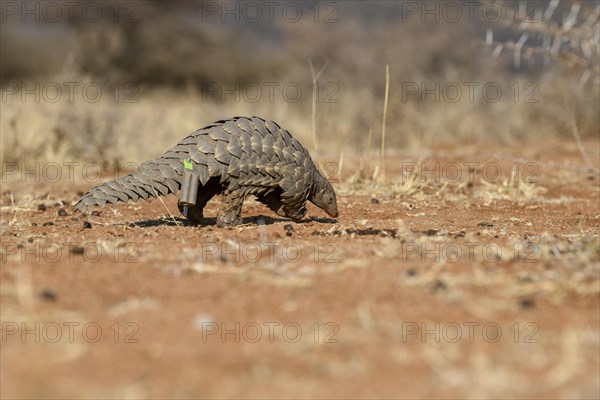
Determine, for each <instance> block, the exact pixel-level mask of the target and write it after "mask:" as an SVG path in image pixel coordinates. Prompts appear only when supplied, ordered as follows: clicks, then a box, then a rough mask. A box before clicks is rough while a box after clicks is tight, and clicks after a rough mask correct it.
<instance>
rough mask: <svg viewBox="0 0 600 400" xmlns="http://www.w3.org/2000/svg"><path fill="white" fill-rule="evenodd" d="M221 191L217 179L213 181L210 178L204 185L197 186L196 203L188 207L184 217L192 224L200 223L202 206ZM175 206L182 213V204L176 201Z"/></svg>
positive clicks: (202, 217)
mask: <svg viewBox="0 0 600 400" xmlns="http://www.w3.org/2000/svg"><path fill="white" fill-rule="evenodd" d="M221 191H222V188H221V186H220V185H219V184H218V182H217V181H215V182H213V181H212V179H211V180H209V181H208V182H206V185H204V186H200V187H198V197H197V198H196V205H195V206H192V207H188V212H187V216H186V218H187V219H189V220H190V221H191V222H193V223H194V224H201V223H202V221H203V219H204V207H206V204H207V203H208V202H209V201H210V199H212V198H213V197H214V196H215V195H217V194H219V193H220V192H221ZM177 208H179V212H181V214H183V205H181V203H179V201H178V202H177Z"/></svg>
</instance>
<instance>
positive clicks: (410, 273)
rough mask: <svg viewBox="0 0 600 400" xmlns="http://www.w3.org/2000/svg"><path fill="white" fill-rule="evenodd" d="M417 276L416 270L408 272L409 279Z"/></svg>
mask: <svg viewBox="0 0 600 400" xmlns="http://www.w3.org/2000/svg"><path fill="white" fill-rule="evenodd" d="M416 275H417V270H416V269H414V268H411V269H409V270H408V271H406V276H408V277H409V278H412V277H414V276H416Z"/></svg>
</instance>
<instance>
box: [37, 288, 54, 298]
mask: <svg viewBox="0 0 600 400" xmlns="http://www.w3.org/2000/svg"><path fill="white" fill-rule="evenodd" d="M40 296H41V297H42V299H44V300H46V301H56V298H57V296H56V293H54V291H53V290H50V289H45V290H43V291H42V293H40Z"/></svg>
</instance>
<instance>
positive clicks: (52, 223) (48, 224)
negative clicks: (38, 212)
mask: <svg viewBox="0 0 600 400" xmlns="http://www.w3.org/2000/svg"><path fill="white" fill-rule="evenodd" d="M42 226H54V222H52V221H48V222H44V224H43V225H42Z"/></svg>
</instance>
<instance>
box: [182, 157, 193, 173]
mask: <svg viewBox="0 0 600 400" xmlns="http://www.w3.org/2000/svg"><path fill="white" fill-rule="evenodd" d="M183 168H185V169H189V170H190V171H193V170H194V165H193V164H192V160H191V159H190V158H187V159H185V160H183Z"/></svg>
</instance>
